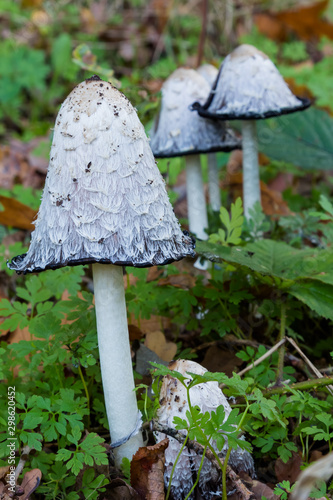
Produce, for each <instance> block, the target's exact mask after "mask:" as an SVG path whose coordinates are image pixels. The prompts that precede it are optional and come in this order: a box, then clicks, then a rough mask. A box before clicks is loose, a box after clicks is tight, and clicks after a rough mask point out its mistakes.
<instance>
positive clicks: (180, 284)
mask: <svg viewBox="0 0 333 500" xmlns="http://www.w3.org/2000/svg"><path fill="white" fill-rule="evenodd" d="M158 285H159V286H167V285H170V286H174V287H175V288H183V289H184V290H189V289H190V288H193V287H194V286H195V278H194V276H191V275H190V274H170V275H169V276H168V277H167V278H161V279H160V280H158Z"/></svg>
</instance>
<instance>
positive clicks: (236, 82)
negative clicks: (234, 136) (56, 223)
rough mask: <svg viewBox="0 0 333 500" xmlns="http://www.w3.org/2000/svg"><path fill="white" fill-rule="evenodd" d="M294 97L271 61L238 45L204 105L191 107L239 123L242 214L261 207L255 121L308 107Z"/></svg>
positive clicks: (250, 49)
mask: <svg viewBox="0 0 333 500" xmlns="http://www.w3.org/2000/svg"><path fill="white" fill-rule="evenodd" d="M310 104H311V102H310V101H309V100H308V99H301V98H300V97H296V96H295V95H294V94H293V93H292V92H291V90H290V89H289V87H288V85H287V84H286V82H285V81H284V79H283V78H282V76H281V75H280V73H279V71H278V69H277V68H276V67H275V65H274V64H273V63H272V61H271V60H270V59H269V58H268V57H267V56H266V54H264V53H263V52H261V51H260V50H258V49H256V48H255V47H253V46H252V45H240V46H239V47H238V48H236V49H235V50H234V51H233V52H232V53H231V54H229V55H228V56H227V57H226V58H225V60H224V62H223V64H222V65H221V67H220V70H219V74H218V76H217V79H216V81H215V83H214V85H213V88H212V90H211V92H210V95H209V97H208V99H207V100H206V102H205V103H204V104H202V103H201V102H200V101H199V100H197V101H196V102H194V103H193V104H192V110H196V111H197V112H198V113H199V115H200V116H202V117H206V118H211V119H220V120H242V149H243V201H244V213H245V216H246V217H247V218H250V215H249V211H250V210H251V209H252V208H253V207H254V205H255V204H256V203H257V202H259V203H260V178H259V162H258V144H257V134H256V123H255V120H259V119H265V118H270V117H273V116H279V115H283V114H287V113H294V112H295V111H302V110H304V109H306V108H308V107H309V106H310Z"/></svg>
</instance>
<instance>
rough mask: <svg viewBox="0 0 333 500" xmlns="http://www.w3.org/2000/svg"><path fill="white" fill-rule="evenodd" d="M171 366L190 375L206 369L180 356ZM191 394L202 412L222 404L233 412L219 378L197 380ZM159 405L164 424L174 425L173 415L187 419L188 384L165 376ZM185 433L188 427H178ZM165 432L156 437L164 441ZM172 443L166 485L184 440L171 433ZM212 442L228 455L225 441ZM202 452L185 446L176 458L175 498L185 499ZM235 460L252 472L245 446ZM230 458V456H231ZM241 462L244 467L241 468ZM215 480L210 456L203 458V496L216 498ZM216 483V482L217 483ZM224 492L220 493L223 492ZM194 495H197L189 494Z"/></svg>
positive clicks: (251, 464)
mask: <svg viewBox="0 0 333 500" xmlns="http://www.w3.org/2000/svg"><path fill="white" fill-rule="evenodd" d="M169 368H170V369H171V370H175V371H177V372H180V373H181V374H183V375H186V376H188V378H189V379H190V380H191V377H190V375H187V372H191V373H195V374H198V375H203V374H204V373H205V372H206V371H207V370H206V369H205V368H203V367H202V366H201V365H199V364H198V363H196V362H194V361H189V360H183V359H179V360H177V361H174V362H173V363H170V364H169ZM190 398H191V404H192V406H196V405H197V406H199V407H200V409H201V411H202V412H203V413H205V412H209V413H211V412H212V411H215V410H216V408H217V407H218V406H220V405H222V406H223V407H224V411H225V419H226V418H227V417H228V416H229V414H230V412H231V408H230V405H229V403H228V401H227V399H226V397H225V396H224V394H223V392H222V391H221V389H220V388H219V385H218V383H217V382H206V383H204V384H198V385H196V386H194V387H192V389H190ZM160 404H161V406H160V408H159V410H158V414H157V416H158V422H159V423H160V424H161V425H163V426H164V427H171V428H174V424H173V419H174V417H180V418H184V419H186V411H187V410H188V409H189V406H188V401H187V393H186V389H185V387H184V386H183V385H182V384H181V383H180V382H178V381H177V379H176V378H173V377H171V376H168V375H167V376H166V377H163V382H162V387H161V392H160ZM179 432H182V433H183V434H184V435H186V432H185V431H179ZM165 437H166V436H165V434H162V433H159V432H157V433H156V439H157V441H158V442H159V441H161V440H162V439H164V438H165ZM168 438H169V446H168V448H167V449H166V450H165V466H166V469H165V475H164V480H165V483H166V485H168V484H169V480H170V475H171V470H172V467H173V464H174V462H175V460H176V457H177V455H178V453H179V451H180V448H181V444H180V443H179V442H178V441H177V440H176V439H174V438H172V437H170V436H168ZM212 446H213V447H214V449H215V451H216V452H217V453H221V454H222V455H225V454H226V452H227V449H228V443H227V442H226V443H225V444H224V446H223V448H222V450H221V451H219V450H218V449H217V447H216V443H215V441H212ZM201 458H202V457H200V456H198V455H196V453H195V452H194V451H193V450H189V449H187V448H186V447H185V448H184V450H183V452H182V454H181V456H180V459H179V461H178V462H177V465H176V468H175V471H174V475H173V478H172V486H171V492H172V497H173V498H174V499H175V500H183V499H184V498H185V497H186V495H187V494H188V493H189V491H190V489H191V488H192V486H193V476H192V474H193V473H195V472H196V471H198V469H199V465H200V462H201ZM233 460H234V461H235V462H237V465H238V470H244V471H246V472H248V473H250V474H252V473H253V460H252V457H251V455H250V454H249V453H248V452H245V453H244V452H243V450H235V452H234V453H233ZM230 462H231V460H230ZM242 463H243V465H244V468H242ZM211 480H212V466H211V463H210V462H209V460H208V459H206V458H205V459H204V464H203V467H202V469H201V472H200V480H199V488H200V493H201V495H202V498H204V499H205V500H212V499H213V498H214V499H215V498H216V497H217V496H216V491H215V492H214V491H211V487H212V486H213V485H212V484H211V483H210V482H211ZM215 486H216V485H215ZM220 496H221V493H220ZM190 498H191V499H192V498H195V496H194V495H192V496H191V497H190Z"/></svg>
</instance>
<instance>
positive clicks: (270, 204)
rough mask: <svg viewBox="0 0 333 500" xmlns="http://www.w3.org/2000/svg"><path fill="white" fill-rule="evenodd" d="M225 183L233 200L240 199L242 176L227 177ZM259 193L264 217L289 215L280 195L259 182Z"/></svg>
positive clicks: (239, 174) (232, 175)
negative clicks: (230, 191)
mask: <svg viewBox="0 0 333 500" xmlns="http://www.w3.org/2000/svg"><path fill="white" fill-rule="evenodd" d="M226 183H227V184H228V186H230V188H231V190H232V193H233V198H234V199H236V198H238V197H239V196H241V197H242V194H243V193H242V190H243V175H242V174H241V173H237V174H231V175H229V176H228V179H227V182H226ZM260 192H261V204H262V208H263V211H264V213H265V214H266V215H290V213H291V212H290V210H289V207H288V205H287V203H286V202H285V201H284V200H283V198H282V195H281V193H279V192H278V191H274V190H273V189H270V188H269V187H268V186H267V184H265V183H264V182H262V181H260Z"/></svg>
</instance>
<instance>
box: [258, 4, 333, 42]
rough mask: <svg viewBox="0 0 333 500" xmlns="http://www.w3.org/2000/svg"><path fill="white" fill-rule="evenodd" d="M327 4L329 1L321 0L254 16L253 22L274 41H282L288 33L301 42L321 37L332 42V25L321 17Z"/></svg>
mask: <svg viewBox="0 0 333 500" xmlns="http://www.w3.org/2000/svg"><path fill="white" fill-rule="evenodd" d="M328 3H329V0H322V1H320V2H313V4H311V5H306V6H297V7H294V8H292V9H289V10H284V11H280V12H275V13H272V12H265V13H261V14H257V15H255V16H254V20H255V23H256V25H257V27H258V30H259V31H260V32H261V33H262V34H264V35H266V36H268V37H269V38H272V39H274V40H278V41H284V40H286V39H287V37H288V34H290V32H293V33H295V34H296V35H297V36H298V37H299V38H301V39H302V40H311V39H313V38H317V39H320V38H321V37H323V36H326V37H327V38H329V39H330V40H333V24H331V23H330V22H328V21H326V20H325V19H324V18H323V17H322V15H323V13H324V11H325V10H326V9H327V6H328Z"/></svg>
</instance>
